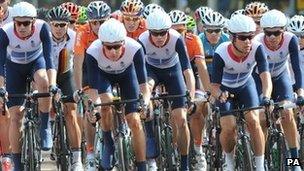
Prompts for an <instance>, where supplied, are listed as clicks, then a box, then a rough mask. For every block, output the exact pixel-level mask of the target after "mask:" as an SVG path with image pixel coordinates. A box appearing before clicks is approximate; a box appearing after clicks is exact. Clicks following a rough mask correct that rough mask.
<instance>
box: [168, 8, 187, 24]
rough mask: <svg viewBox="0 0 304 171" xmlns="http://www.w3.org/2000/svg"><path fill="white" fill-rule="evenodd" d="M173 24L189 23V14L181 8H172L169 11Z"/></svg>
mask: <svg viewBox="0 0 304 171" xmlns="http://www.w3.org/2000/svg"><path fill="white" fill-rule="evenodd" d="M169 16H170V18H171V21H172V25H177V24H187V15H186V14H185V13H184V12H183V11H180V10H172V11H170V12H169Z"/></svg>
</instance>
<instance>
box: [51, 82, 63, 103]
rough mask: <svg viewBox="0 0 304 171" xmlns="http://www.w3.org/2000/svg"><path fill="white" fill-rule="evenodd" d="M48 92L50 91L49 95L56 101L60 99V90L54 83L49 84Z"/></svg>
mask: <svg viewBox="0 0 304 171" xmlns="http://www.w3.org/2000/svg"><path fill="white" fill-rule="evenodd" d="M49 92H50V93H51V95H52V96H53V98H54V99H55V100H56V101H59V100H60V98H61V97H60V94H61V90H60V88H58V87H57V86H56V85H51V86H50V87H49Z"/></svg>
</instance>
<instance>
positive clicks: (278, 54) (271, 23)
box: [255, 10, 304, 169]
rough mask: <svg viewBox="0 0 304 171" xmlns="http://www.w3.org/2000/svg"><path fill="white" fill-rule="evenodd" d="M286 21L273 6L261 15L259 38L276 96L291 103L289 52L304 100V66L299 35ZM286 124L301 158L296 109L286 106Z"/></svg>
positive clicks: (292, 147) (293, 154) (293, 149)
mask: <svg viewBox="0 0 304 171" xmlns="http://www.w3.org/2000/svg"><path fill="white" fill-rule="evenodd" d="M286 25H287V18H286V16H285V15H284V13H282V12H280V11H278V10H270V11H268V12H266V13H265V14H264V15H263V16H262V18H261V27H262V28H263V31H264V33H260V34H258V35H257V36H256V40H257V41H259V42H261V43H262V45H263V46H264V48H265V52H266V54H267V60H268V62H269V68H270V74H271V78H272V81H273V85H274V86H273V92H272V99H274V101H275V102H280V103H288V102H290V101H291V100H293V89H292V85H291V80H290V76H289V73H288V67H287V65H288V64H287V63H288V55H289V57H290V60H291V66H292V69H293V71H294V74H295V82H296V83H295V91H296V93H297V95H298V101H299V102H301V103H303V96H304V92H303V86H304V84H303V83H304V82H303V69H302V67H301V65H300V56H299V47H298V46H299V45H298V39H297V37H296V36H295V35H294V34H292V33H290V32H286V31H285V26H286ZM255 80H256V84H257V88H258V93H261V90H262V89H261V86H260V85H261V84H260V80H259V79H258V78H256V79H255ZM282 126H283V129H284V133H285V136H286V140H287V142H288V146H289V150H290V154H291V157H292V158H297V157H298V144H297V127H296V123H295V120H294V115H293V111H292V109H287V110H284V112H283V118H282ZM295 169H297V168H295Z"/></svg>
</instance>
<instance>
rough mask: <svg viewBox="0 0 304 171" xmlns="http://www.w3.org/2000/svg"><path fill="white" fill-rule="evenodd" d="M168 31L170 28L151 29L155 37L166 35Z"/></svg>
mask: <svg viewBox="0 0 304 171" xmlns="http://www.w3.org/2000/svg"><path fill="white" fill-rule="evenodd" d="M167 33H168V30H164V31H150V34H151V35H152V36H154V37H158V36H165V35H166V34H167Z"/></svg>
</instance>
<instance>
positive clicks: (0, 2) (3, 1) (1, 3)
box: [0, 0, 11, 13]
mask: <svg viewBox="0 0 304 171" xmlns="http://www.w3.org/2000/svg"><path fill="white" fill-rule="evenodd" d="M10 2H11V1H10V0H0V7H1V8H2V9H3V12H4V13H5V12H6V11H7V8H8V5H9V4H10Z"/></svg>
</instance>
